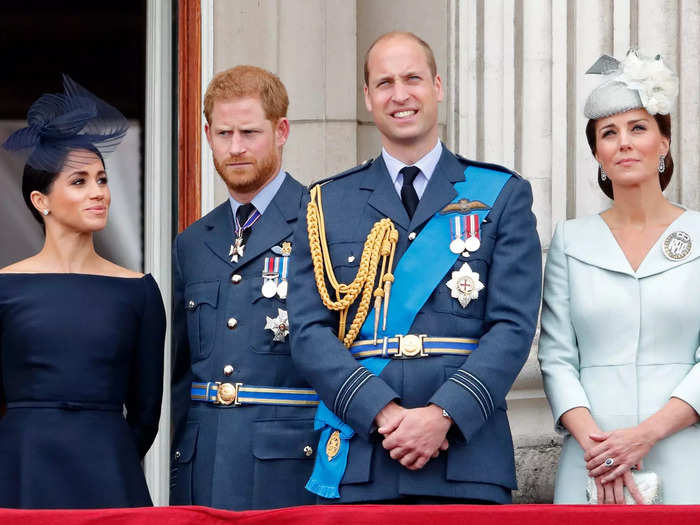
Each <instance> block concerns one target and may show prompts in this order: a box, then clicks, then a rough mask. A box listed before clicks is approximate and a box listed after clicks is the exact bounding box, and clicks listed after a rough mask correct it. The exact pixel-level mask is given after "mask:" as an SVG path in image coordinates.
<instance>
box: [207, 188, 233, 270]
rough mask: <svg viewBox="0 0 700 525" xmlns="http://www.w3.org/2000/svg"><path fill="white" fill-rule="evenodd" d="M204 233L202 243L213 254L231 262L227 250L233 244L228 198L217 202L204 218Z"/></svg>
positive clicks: (231, 216) (231, 215)
mask: <svg viewBox="0 0 700 525" xmlns="http://www.w3.org/2000/svg"><path fill="white" fill-rule="evenodd" d="M204 221H205V228H206V233H205V237H204V244H206V246H207V247H208V248H209V249H210V250H211V251H212V252H214V255H216V256H217V257H219V258H220V259H223V260H224V261H225V262H226V263H228V264H232V263H231V257H230V256H229V250H230V249H231V245H232V244H233V237H234V233H233V212H232V211H231V204H230V203H229V201H228V200H226V201H224V202H222V203H221V204H219V205H218V206H217V207H216V208H214V209H213V210H212V211H211V212H210V213H209V214H208V215H207V216H206V217H205V218H204Z"/></svg>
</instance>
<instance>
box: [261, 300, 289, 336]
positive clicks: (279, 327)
mask: <svg viewBox="0 0 700 525" xmlns="http://www.w3.org/2000/svg"><path fill="white" fill-rule="evenodd" d="M265 330H270V331H271V332H272V333H273V334H274V335H273V337H272V340H273V341H277V342H282V341H284V338H285V337H287V336H288V335H289V320H288V318H287V311H286V310H282V309H281V308H278V309H277V317H275V318H274V319H273V318H272V317H268V316H265Z"/></svg>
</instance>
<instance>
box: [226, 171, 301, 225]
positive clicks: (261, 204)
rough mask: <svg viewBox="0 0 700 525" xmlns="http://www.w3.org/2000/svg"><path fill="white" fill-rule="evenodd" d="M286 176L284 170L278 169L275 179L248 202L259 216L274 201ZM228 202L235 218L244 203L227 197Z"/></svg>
mask: <svg viewBox="0 0 700 525" xmlns="http://www.w3.org/2000/svg"><path fill="white" fill-rule="evenodd" d="M286 176H287V174H286V173H285V172H284V170H282V169H280V172H279V173H278V174H277V175H276V176H275V178H274V179H272V180H271V181H270V182H268V183H267V184H266V185H265V186H263V189H261V190H260V191H259V192H258V194H257V195H256V196H255V197H253V200H251V201H250V202H251V203H252V204H253V206H255V209H256V210H258V211H259V212H260V215H262V214H263V213H265V210H266V209H267V207H268V206H269V205H270V203H271V202H272V199H274V198H275V195H277V191H278V190H279V189H280V186H282V183H283V182H284V178H285V177H286ZM228 200H229V203H230V204H231V211H232V212H233V216H234V217H235V216H236V211H237V210H238V207H239V206H241V205H242V204H245V203H244V202H238V201H237V200H236V199H234V198H233V197H231V196H230V195H229V197H228Z"/></svg>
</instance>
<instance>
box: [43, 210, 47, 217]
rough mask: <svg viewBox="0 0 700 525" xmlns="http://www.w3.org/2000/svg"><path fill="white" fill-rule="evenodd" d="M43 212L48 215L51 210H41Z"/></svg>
mask: <svg viewBox="0 0 700 525" xmlns="http://www.w3.org/2000/svg"><path fill="white" fill-rule="evenodd" d="M41 213H43V214H44V217H46V216H47V215H48V214H49V210H41Z"/></svg>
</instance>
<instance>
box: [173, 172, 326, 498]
mask: <svg viewBox="0 0 700 525" xmlns="http://www.w3.org/2000/svg"><path fill="white" fill-rule="evenodd" d="M282 175H284V177H285V178H284V181H283V182H282V185H281V186H280V187H279V189H278V191H277V193H276V194H275V195H274V197H273V198H272V200H271V201H270V203H269V205H268V206H267V208H266V209H265V210H264V211H263V213H262V215H261V217H260V218H259V220H258V221H257V222H256V223H255V224H254V226H253V229H252V232H251V234H250V238H249V239H248V240H247V242H246V246H245V252H244V254H243V256H242V257H241V258H240V259H239V260H238V262H232V261H231V256H230V247H231V245H232V243H233V240H234V217H233V211H232V209H231V205H230V203H229V202H228V201H227V202H224V203H223V204H221V205H220V206H218V207H217V208H215V209H214V210H213V211H212V212H211V213H209V214H207V215H206V216H205V217H203V218H202V219H200V220H199V221H197V222H195V223H194V224H192V225H191V226H190V227H189V228H187V229H186V230H185V231H184V232H182V233H181V234H180V235H178V236H177V238H176V239H175V245H174V249H173V282H174V293H173V296H174V297H173V301H174V306H173V308H174V316H173V328H172V329H173V346H174V358H173V383H172V384H173V394H172V396H173V397H172V405H173V406H172V413H173V424H174V428H175V435H174V442H173V447H172V457H171V492H170V503H171V504H173V505H205V506H212V507H217V508H226V509H235V510H246V509H264V508H274V507H284V506H291V505H305V504H312V503H314V502H315V501H316V498H315V496H314V495H313V494H310V493H309V492H307V491H305V490H304V483H305V482H306V480H307V478H308V476H309V474H310V472H311V469H312V467H313V462H314V455H315V449H316V445H317V441H318V433H316V432H314V430H313V418H314V406H284V405H246V404H242V405H237V403H236V402H233V403H231V404H229V405H225V404H223V403H220V402H217V401H216V395H214V393H213V390H214V389H215V388H217V386H219V385H217V383H220V384H222V385H224V384H228V385H236V384H238V383H241V384H242V385H243V386H245V385H256V386H264V387H288V388H303V387H306V388H308V384H307V383H306V381H305V380H304V379H303V378H302V376H301V375H300V374H299V373H298V372H297V370H296V369H295V367H294V366H293V364H292V360H291V356H290V348H289V337H288V336H287V337H284V340H283V341H273V337H274V335H275V333H273V331H272V330H269V329H265V326H266V319H267V318H277V317H278V315H279V310H284V311H286V310H287V301H286V300H283V299H280V297H279V296H275V297H273V298H267V297H264V296H263V294H262V292H261V288H262V284H263V277H262V272H263V269H264V268H263V266H264V261H265V259H266V258H267V257H279V254H280V247H281V246H282V245H283V244H284V243H285V242H291V253H290V254H289V255H288V264H289V268H293V267H294V264H296V261H297V256H296V245H295V242H294V240H293V238H292V235H293V231H294V228H295V224H296V222H297V217H298V216H299V213H300V207H301V205H302V201H303V195H304V194H305V189H304V187H303V186H302V185H301V184H299V183H298V182H297V181H296V180H294V179H293V178H292V177H291V176H290V175H288V174H286V175H285V174H282ZM287 247H289V245H287ZM273 250H274V251H273ZM290 288H293V284H291V285H290ZM193 384H194V385H199V390H198V391H199V392H204V391H205V390H206V389H207V386H206V385H208V387H209V394H211V395H210V396H208V401H207V400H202V397H204V396H201V395H200V396H199V398H198V399H197V400H195V399H193V395H194V392H195V390H194V389H193V388H192V385H193Z"/></svg>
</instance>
